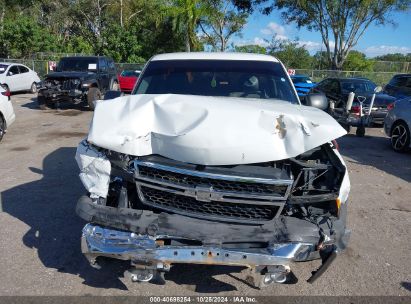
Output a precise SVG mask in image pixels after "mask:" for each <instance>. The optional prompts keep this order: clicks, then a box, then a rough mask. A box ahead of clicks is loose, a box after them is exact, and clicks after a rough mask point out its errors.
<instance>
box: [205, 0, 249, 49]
mask: <svg viewBox="0 0 411 304" xmlns="http://www.w3.org/2000/svg"><path fill="white" fill-rule="evenodd" d="M203 2H204V7H205V11H206V14H204V17H203V19H201V20H200V23H199V25H200V28H201V31H202V33H203V34H204V36H203V41H204V42H205V43H206V44H208V45H211V47H212V48H213V50H219V51H221V52H224V51H225V50H226V49H227V47H228V41H229V40H230V38H231V37H232V36H233V35H239V34H240V32H241V30H242V28H243V27H244V25H245V24H246V22H247V18H248V13H246V12H244V11H240V10H238V8H237V7H236V6H234V4H233V2H232V0H203Z"/></svg>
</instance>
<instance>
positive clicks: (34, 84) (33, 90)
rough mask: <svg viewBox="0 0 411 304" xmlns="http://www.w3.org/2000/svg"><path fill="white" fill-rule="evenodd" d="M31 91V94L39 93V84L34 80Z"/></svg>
mask: <svg viewBox="0 0 411 304" xmlns="http://www.w3.org/2000/svg"><path fill="white" fill-rule="evenodd" d="M30 93H31V94H36V93H37V84H36V83H35V82H33V83H32V84H31V87H30Z"/></svg>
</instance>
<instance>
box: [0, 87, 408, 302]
mask: <svg viewBox="0 0 411 304" xmlns="http://www.w3.org/2000/svg"><path fill="white" fill-rule="evenodd" d="M12 100H13V103H14V109H15V112H16V115H17V119H16V122H15V123H14V124H13V125H12V126H11V127H10V129H9V131H8V132H7V134H6V136H5V137H4V139H3V141H2V142H1V143H0V191H1V200H0V274H1V275H0V295H144V296H148V295H156V296H157V295H179V296H181V295H198V294H200V293H201V294H218V295H254V296H256V295H408V296H409V295H411V262H410V259H411V153H406V154H398V153H395V152H393V151H392V150H391V148H390V145H389V140H388V139H387V138H386V137H385V135H384V133H383V131H382V129H367V136H366V137H364V138H358V137H356V136H355V135H352V134H349V135H347V136H345V137H344V138H342V139H340V140H339V141H338V142H339V144H340V151H341V153H342V154H343V156H344V159H345V160H346V162H347V165H348V168H349V173H350V179H351V183H352V186H351V196H350V202H349V215H348V216H349V218H348V225H349V227H350V228H351V230H352V236H351V241H350V243H349V248H348V249H347V250H346V251H345V253H343V254H341V255H340V256H339V258H337V260H336V261H335V263H334V264H333V265H332V266H331V267H330V269H329V270H328V271H327V272H326V273H325V274H324V275H323V276H322V277H321V278H320V279H319V280H318V281H317V282H315V283H314V284H313V285H310V284H308V283H306V281H305V280H306V279H307V278H308V277H309V276H310V272H311V271H312V270H313V269H314V268H315V267H318V266H319V262H318V261H314V262H309V263H301V264H298V265H297V268H295V269H293V270H294V273H295V274H296V276H297V277H298V278H299V281H298V283H296V284H292V285H278V284H276V285H272V286H270V287H268V288H266V289H263V290H256V289H253V288H252V287H250V286H249V285H247V284H246V283H245V282H244V278H245V275H244V271H242V270H243V269H242V268H237V267H210V266H184V265H182V266H175V267H174V268H172V270H171V272H170V273H168V274H166V281H167V283H166V285H165V286H158V285H154V284H150V283H147V284H137V283H131V281H130V280H129V278H128V277H124V275H123V272H124V269H125V264H124V263H122V262H113V263H111V264H108V265H106V266H105V267H104V268H103V269H102V270H95V269H93V268H91V267H90V266H89V264H88V263H87V261H86V259H85V258H84V257H83V256H82V254H81V252H80V235H81V229H82V227H83V225H84V224H85V223H84V222H83V221H82V220H81V219H80V218H79V217H78V216H77V215H76V214H75V211H74V207H75V204H76V200H77V199H78V198H79V196H80V195H81V194H83V192H84V188H83V186H82V184H81V183H80V180H79V178H78V168H77V165H76V162H75V160H74V154H75V150H76V146H77V144H78V142H79V141H80V140H81V139H82V138H83V137H85V136H86V134H87V130H88V126H89V123H90V119H91V117H92V112H90V111H87V110H86V109H77V108H74V109H73V108H72V109H65V110H58V111H57V110H48V111H41V110H39V109H38V108H37V106H36V103H35V97H34V95H30V94H18V95H15V96H13V97H12Z"/></svg>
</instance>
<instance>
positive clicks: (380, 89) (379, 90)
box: [374, 86, 382, 93]
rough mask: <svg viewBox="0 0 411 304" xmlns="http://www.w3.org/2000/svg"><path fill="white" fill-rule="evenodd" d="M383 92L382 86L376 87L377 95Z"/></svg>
mask: <svg viewBox="0 0 411 304" xmlns="http://www.w3.org/2000/svg"><path fill="white" fill-rule="evenodd" d="M381 91H382V87H381V86H378V87H375V89H374V92H375V93H379V92H381Z"/></svg>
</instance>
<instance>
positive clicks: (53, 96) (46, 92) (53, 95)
mask: <svg viewBox="0 0 411 304" xmlns="http://www.w3.org/2000/svg"><path fill="white" fill-rule="evenodd" d="M86 93H87V92H86V91H85V90H80V89H71V90H53V89H42V90H40V91H39V93H38V97H40V98H41V97H43V98H45V99H47V102H50V101H51V102H54V101H58V100H61V99H82V98H83V97H85V96H86Z"/></svg>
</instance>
